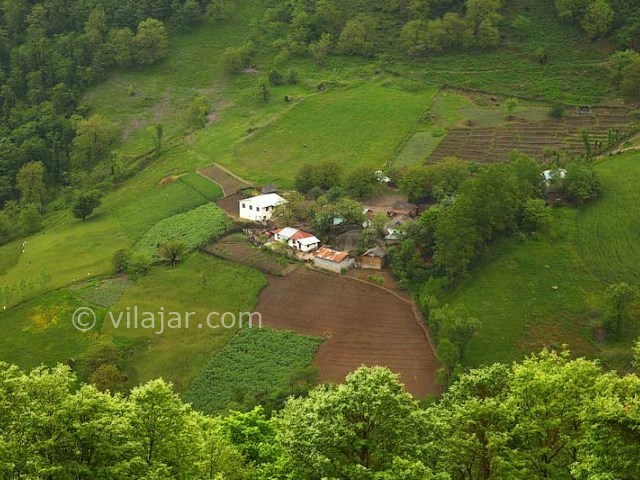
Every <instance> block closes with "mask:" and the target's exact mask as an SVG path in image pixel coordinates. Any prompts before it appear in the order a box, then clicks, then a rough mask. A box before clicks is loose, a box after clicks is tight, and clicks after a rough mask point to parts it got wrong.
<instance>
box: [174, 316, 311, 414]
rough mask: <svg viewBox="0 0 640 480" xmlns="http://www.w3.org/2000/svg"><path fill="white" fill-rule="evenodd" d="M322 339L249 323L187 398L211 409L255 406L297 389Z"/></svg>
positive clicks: (202, 409) (191, 386)
mask: <svg viewBox="0 0 640 480" xmlns="http://www.w3.org/2000/svg"><path fill="white" fill-rule="evenodd" d="M255 321H256V319H254V322H255ZM320 343H321V340H320V339H318V338H314V337H306V336H303V335H298V334H296V333H292V332H287V331H282V330H272V329H268V328H259V327H258V325H255V324H254V325H253V326H252V327H249V326H248V325H247V326H246V327H245V328H243V329H242V330H240V332H238V334H237V335H236V336H235V337H234V338H233V340H231V342H229V344H228V345H227V346H226V347H225V348H224V349H223V350H222V351H221V352H220V353H218V354H217V355H216V356H214V357H213V358H212V359H211V361H210V362H209V363H208V364H207V365H206V366H205V367H204V369H203V370H202V371H201V372H200V374H199V375H198V377H196V379H195V380H194V381H193V383H192V384H191V385H190V386H189V389H188V390H187V392H186V393H185V394H184V398H185V400H186V401H188V402H191V403H192V404H193V406H194V408H196V409H197V410H200V411H202V412H206V413H216V412H221V411H224V410H225V409H227V408H229V407H230V406H231V405H233V404H235V405H236V406H237V407H247V406H252V405H255V404H257V403H259V399H260V398H265V399H266V398H267V397H268V396H272V395H274V394H276V395H277V394H279V393H280V391H283V390H287V389H290V388H292V387H293V385H294V383H295V381H296V380H297V379H298V377H299V376H300V374H301V373H303V372H304V371H305V369H306V368H307V366H308V365H309V363H311V359H312V358H313V355H314V354H315V352H316V350H317V349H318V347H319V346H320Z"/></svg>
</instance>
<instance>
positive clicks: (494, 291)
mask: <svg viewBox="0 0 640 480" xmlns="http://www.w3.org/2000/svg"><path fill="white" fill-rule="evenodd" d="M597 169H598V171H599V172H600V173H601V175H602V177H603V180H604V186H603V194H602V198H600V199H599V200H597V201H596V202H594V203H593V204H592V205H589V206H587V207H583V208H582V209H579V210H574V209H569V208H560V209H557V210H556V211H555V215H554V221H553V226H552V231H551V233H550V234H548V235H543V236H541V237H540V238H539V239H537V240H533V239H528V240H525V241H523V242H518V241H516V240H514V239H511V240H505V241H503V242H501V243H500V244H499V245H496V246H495V247H494V248H493V249H492V252H491V253H490V254H489V255H488V256H487V257H486V258H484V259H483V260H482V261H481V262H480V263H479V264H478V265H477V266H476V267H475V268H474V270H473V271H472V272H471V274H470V275H469V277H468V278H467V279H465V280H464V281H463V282H462V284H461V285H460V286H458V287H457V288H456V289H455V290H454V291H453V292H452V293H451V294H450V295H449V296H448V298H447V299H446V301H447V302H451V303H453V304H462V305H465V306H466V307H467V308H468V309H469V311H470V312H471V313H472V314H473V315H474V316H476V317H477V318H478V319H479V320H480V322H481V327H480V329H479V331H478V334H477V336H476V337H475V338H474V339H473V341H472V342H471V347H470V352H469V363H470V364H471V365H482V364H487V363H492V362H498V361H511V360H516V359H520V358H522V357H523V356H524V355H525V354H527V353H529V352H531V351H535V350H538V349H539V348H541V347H542V346H545V345H555V346H558V345H561V344H563V343H566V344H568V345H569V347H570V348H571V350H572V351H573V352H574V353H575V354H580V355H587V356H594V357H595V356H597V357H600V358H602V359H603V360H604V361H605V363H607V364H608V365H609V366H612V367H616V368H629V356H630V343H631V342H632V341H633V339H635V338H637V337H638V334H640V325H639V324H638V322H637V319H636V320H634V321H632V322H630V323H629V324H628V325H627V330H626V331H625V332H624V333H623V338H624V341H621V342H605V343H604V344H599V343H598V342H596V340H595V339H594V336H593V328H594V326H596V325H597V324H598V322H599V321H601V320H602V319H603V315H604V311H603V310H604V301H603V292H604V290H605V288H606V287H607V285H608V284H611V283H615V282H620V281H626V282H629V283H631V284H635V285H637V284H638V267H637V265H638V260H639V254H640V253H639V252H640V250H639V247H638V244H637V241H638V238H640V231H639V230H638V225H637V219H638V218H640V201H639V200H640V198H639V196H638V189H637V185H638V182H639V181H640V155H638V154H624V155H620V156H616V157H611V158H608V159H606V160H603V161H602V162H601V163H600V164H599V165H598V166H597Z"/></svg>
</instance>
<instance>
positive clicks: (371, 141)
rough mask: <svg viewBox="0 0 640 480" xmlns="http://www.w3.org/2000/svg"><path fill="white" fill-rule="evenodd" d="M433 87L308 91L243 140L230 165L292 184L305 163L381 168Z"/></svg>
mask: <svg viewBox="0 0 640 480" xmlns="http://www.w3.org/2000/svg"><path fill="white" fill-rule="evenodd" d="M434 94H435V91H434V90H422V91H419V92H409V91H407V90H403V89H402V88H399V87H397V86H396V85H395V84H393V83H391V84H390V85H388V86H383V85H379V84H375V83H364V84H360V85H356V86H353V87H351V88H346V89H341V90H337V91H333V92H328V93H326V94H320V95H316V96H313V97H309V98H307V99H305V100H304V101H302V102H300V103H298V104H297V105H296V106H295V107H293V108H292V109H291V110H289V111H287V112H286V113H285V114H284V115H282V116H281V117H280V118H279V120H278V121H277V122H275V123H273V124H271V125H269V126H267V127H265V128H263V129H260V130H258V131H257V132H256V133H255V134H254V135H252V136H251V137H249V138H248V139H247V140H246V141H244V142H243V143H241V144H239V145H238V147H237V149H236V152H237V158H236V162H235V163H234V164H233V165H229V166H230V167H231V168H235V169H236V170H239V171H240V172H241V173H242V174H243V175H244V174H249V173H250V172H251V173H252V175H253V177H254V178H257V179H258V180H259V181H261V182H268V181H275V182H277V183H280V184H291V180H292V179H293V177H294V176H295V174H296V173H297V171H298V169H300V168H301V167H302V166H304V165H306V164H314V163H318V162H321V161H323V160H328V159H331V160H334V161H336V162H338V163H339V164H340V165H342V166H343V167H344V169H345V170H349V169H353V168H355V167H360V166H366V167H370V168H382V167H383V166H384V165H385V163H386V162H387V161H389V160H390V159H391V157H392V156H393V153H394V150H395V149H396V147H397V146H398V143H399V142H400V141H401V140H402V139H403V138H405V137H406V136H407V135H408V134H409V133H411V130H412V129H413V127H414V125H415V122H416V120H417V118H418V116H419V115H420V113H421V112H422V111H424V109H425V108H426V106H428V104H429V101H430V100H431V98H433V96H434Z"/></svg>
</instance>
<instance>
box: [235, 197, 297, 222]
mask: <svg viewBox="0 0 640 480" xmlns="http://www.w3.org/2000/svg"><path fill="white" fill-rule="evenodd" d="M238 203H239V210H240V215H239V216H240V218H245V219H247V220H252V221H254V222H264V221H265V220H270V219H271V216H272V215H273V210H274V209H275V208H276V206H278V205H280V204H282V203H287V201H286V200H285V199H284V198H282V197H281V196H280V195H278V194H277V193H268V194H266V195H258V196H257V197H251V198H245V199H244V200H240V202H238Z"/></svg>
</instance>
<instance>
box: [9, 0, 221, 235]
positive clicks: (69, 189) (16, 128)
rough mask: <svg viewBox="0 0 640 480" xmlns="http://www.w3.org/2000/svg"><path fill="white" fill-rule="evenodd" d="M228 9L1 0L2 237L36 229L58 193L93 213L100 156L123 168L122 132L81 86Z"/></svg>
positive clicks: (215, 0) (116, 172) (197, 3)
mask: <svg viewBox="0 0 640 480" xmlns="http://www.w3.org/2000/svg"><path fill="white" fill-rule="evenodd" d="M228 8H229V1H228V0H212V1H209V0H207V1H203V0H144V1H139V2H133V1H122V2H121V1H113V0H95V1H94V0H79V1H71V0H40V1H36V2H30V1H27V0H3V1H2V2H0V207H2V211H1V212H0V243H4V242H6V241H9V240H11V239H13V238H16V237H19V236H23V235H29V234H31V233H34V231H37V230H38V228H39V227H38V225H39V215H38V214H39V213H42V211H43V208H44V205H45V203H46V202H47V201H48V200H51V198H52V197H53V196H54V194H56V195H57V194H59V193H60V192H62V193H63V194H64V196H65V197H66V198H67V199H68V200H69V201H70V202H72V204H73V205H72V207H73V212H74V215H75V216H76V217H78V218H82V219H84V218H86V217H87V215H89V214H90V213H91V212H92V211H93V209H94V208H95V207H96V206H97V204H98V203H99V198H98V197H99V193H98V192H97V190H96V188H95V183H96V181H95V179H94V178H93V176H95V175H93V176H92V175H91V172H92V170H93V169H94V167H95V166H96V165H97V164H98V163H100V162H103V161H105V160H109V162H110V165H111V173H112V176H113V178H114V179H115V180H118V179H122V178H123V176H125V174H126V172H125V170H126V165H125V164H124V162H123V160H122V159H121V158H119V157H118V156H117V155H114V154H113V153H112V152H113V147H114V146H115V144H116V143H117V142H118V141H119V138H120V131H119V129H118V127H117V126H116V125H115V124H114V123H112V122H110V121H108V120H106V119H104V118H102V117H101V116H100V115H89V114H88V112H87V110H86V106H84V105H83V104H82V103H81V95H82V93H83V91H84V90H85V89H86V88H87V87H88V86H90V85H92V84H94V83H95V82H97V81H99V80H100V79H102V78H104V76H105V74H106V72H107V71H108V70H109V69H111V68H131V67H138V66H145V65H149V64H153V63H156V62H158V61H160V60H161V59H163V58H164V57H165V56H166V55H167V53H168V46H169V43H168V42H169V40H168V30H169V29H173V30H184V29H188V28H190V27H191V26H192V25H194V24H195V23H196V22H197V21H198V19H199V18H201V16H202V15H203V13H205V12H207V13H210V14H211V15H216V16H220V15H222V14H223V13H224V12H226V11H227V9H228ZM133 93H135V92H132V94H133ZM201 110H202V108H200V109H199V110H198V113H200V111H201ZM194 115H195V114H194ZM160 129H161V127H160ZM155 137H156V138H157V139H158V140H159V142H161V141H162V131H161V130H160V132H159V133H158V132H156V134H155ZM156 143H158V142H156Z"/></svg>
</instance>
